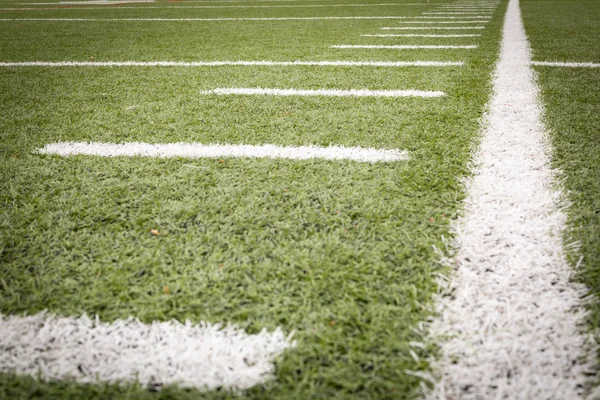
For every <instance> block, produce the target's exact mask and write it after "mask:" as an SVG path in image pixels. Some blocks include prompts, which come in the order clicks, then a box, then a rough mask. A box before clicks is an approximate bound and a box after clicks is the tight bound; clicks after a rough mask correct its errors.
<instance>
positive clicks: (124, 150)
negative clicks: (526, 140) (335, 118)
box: [39, 93, 408, 162]
mask: <svg viewBox="0 0 600 400" xmlns="http://www.w3.org/2000/svg"><path fill="white" fill-rule="evenodd" d="M224 94H230V93H224ZM39 152H40V153H42V154H57V155H61V156H72V155H89V156H102V157H122V156H129V157H131V156H137V157H159V158H171V157H182V158H226V157H248V158H285V159H290V160H308V159H313V158H317V159H324V160H350V161H358V162H394V161H402V160H407V159H408V153H407V152H406V151H402V150H397V149H392V150H385V149H374V148H362V147H344V146H329V147H317V146H297V147H294V146H285V147H284V146H276V145H272V144H265V145H260V146H252V145H242V144H238V145H235V144H232V145H222V144H208V145H206V144H201V143H168V144H151V143H136V142H134V143H121V144H118V143H94V142H92V143H85V142H60V143H52V144H48V145H46V146H44V147H43V148H41V149H40V150H39Z"/></svg>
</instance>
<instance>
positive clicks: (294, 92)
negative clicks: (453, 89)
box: [200, 88, 446, 97]
mask: <svg viewBox="0 0 600 400" xmlns="http://www.w3.org/2000/svg"><path fill="white" fill-rule="evenodd" d="M200 93H201V94H220V95H231V94H235V95H269V96H332V97H442V96H445V95H446V93H444V92H435V91H427V90H362V89H350V90H336V89H317V90H302V89H264V88H217V89H214V90H207V91H204V92H200Z"/></svg>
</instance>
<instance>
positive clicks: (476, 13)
mask: <svg viewBox="0 0 600 400" xmlns="http://www.w3.org/2000/svg"><path fill="white" fill-rule="evenodd" d="M423 15H468V16H471V15H473V17H469V18H476V16H477V15H480V16H484V17H485V16H490V15H491V14H490V13H482V12H479V11H475V12H424V13H423ZM461 18H462V17H461ZM464 18H467V17H464Z"/></svg>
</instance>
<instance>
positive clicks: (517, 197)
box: [430, 0, 599, 400]
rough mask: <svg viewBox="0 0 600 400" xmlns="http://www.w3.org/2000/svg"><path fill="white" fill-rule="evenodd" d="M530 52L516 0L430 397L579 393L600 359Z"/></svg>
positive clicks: (436, 330) (444, 310)
mask: <svg viewBox="0 0 600 400" xmlns="http://www.w3.org/2000/svg"><path fill="white" fill-rule="evenodd" d="M530 60H531V49H530V47H529V44H528V42H527V37H526V35H525V30H524V27H523V20H522V18H521V12H520V8H519V1H518V0H510V1H509V3H508V10H507V12H506V17H505V21H504V28H503V37H502V42H501V50H500V58H499V61H498V63H497V65H496V70H495V73H494V76H493V93H492V96H491V100H490V104H489V112H488V113H487V116H486V118H485V121H486V126H485V129H484V131H483V135H482V138H481V145H480V149H479V151H478V152H477V154H476V156H475V160H474V162H473V165H474V166H475V170H474V171H473V172H474V176H473V178H472V181H471V182H470V185H469V187H468V194H467V198H466V201H465V212H464V216H463V217H462V218H461V219H460V220H459V221H458V222H457V224H456V225H455V233H456V237H457V244H458V246H457V247H458V249H457V250H458V253H457V254H454V255H453V256H452V260H449V263H451V264H452V266H453V267H454V268H455V269H454V270H456V272H457V276H456V278H455V280H454V282H450V283H448V284H447V285H448V286H446V285H443V286H442V288H445V290H447V292H446V293H448V294H451V295H448V296H444V295H440V296H439V297H438V305H439V308H438V311H439V313H438V318H437V319H436V320H434V321H433V324H432V326H431V328H430V331H431V332H432V334H433V336H434V337H436V338H438V340H439V339H440V338H444V340H443V342H442V344H441V350H442V351H441V354H442V357H441V361H440V365H439V367H441V368H439V369H440V370H441V371H442V372H443V378H442V379H441V381H440V382H439V383H438V385H437V386H436V388H435V390H434V392H433V393H431V394H430V398H431V399H442V398H443V399H463V400H474V399H556V400H559V399H560V400H562V399H581V398H584V397H583V396H582V395H583V392H584V390H585V389H584V388H585V387H586V382H587V381H588V379H589V378H588V377H586V375H585V373H586V371H590V367H591V368H592V369H591V370H592V371H593V370H594V369H593V366H594V365H595V364H596V360H589V358H588V360H589V361H592V362H589V361H588V360H586V358H585V353H584V347H585V340H586V339H585V336H583V335H582V331H584V330H585V325H586V311H585V308H584V307H583V306H582V304H581V301H580V299H582V298H584V297H585V295H586V289H585V288H584V287H583V286H582V285H580V284H577V283H574V282H572V281H571V276H572V274H573V273H574V271H573V270H572V269H571V268H570V266H569V265H568V263H567V261H566V257H565V253H564V251H563V244H562V237H563V235H562V234H563V230H564V227H565V221H566V216H565V213H564V211H563V208H564V206H565V203H564V193H562V192H561V191H560V188H559V186H557V183H558V182H559V179H560V175H559V174H557V172H556V171H553V170H552V167H551V153H552V150H551V144H550V140H549V138H548V136H547V134H546V128H545V126H544V124H543V108H542V105H541V104H540V102H539V98H540V91H539V88H538V86H537V84H536V75H535V72H534V71H533V70H532V68H531V67H530V65H529V63H530ZM557 178H558V179H557ZM442 290H443V291H444V289H442ZM590 356H591V357H590V358H595V357H596V351H595V350H593V351H591V352H590ZM585 398H588V397H587V396H586V397H585ZM589 398H590V399H592V398H595V399H597V398H599V397H598V392H596V395H591V396H590V397H589Z"/></svg>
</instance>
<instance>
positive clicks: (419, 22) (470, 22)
mask: <svg viewBox="0 0 600 400" xmlns="http://www.w3.org/2000/svg"><path fill="white" fill-rule="evenodd" d="M488 22H489V19H487V20H477V21H473V20H470V21H398V23H399V24H487V23H488Z"/></svg>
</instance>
